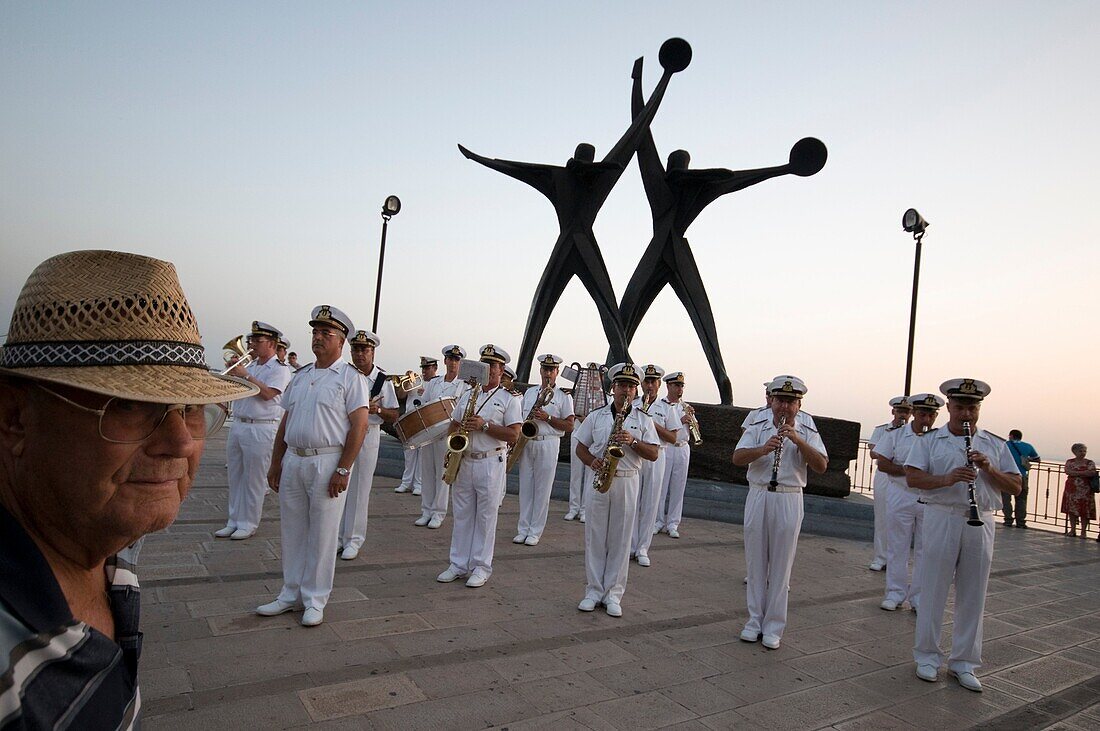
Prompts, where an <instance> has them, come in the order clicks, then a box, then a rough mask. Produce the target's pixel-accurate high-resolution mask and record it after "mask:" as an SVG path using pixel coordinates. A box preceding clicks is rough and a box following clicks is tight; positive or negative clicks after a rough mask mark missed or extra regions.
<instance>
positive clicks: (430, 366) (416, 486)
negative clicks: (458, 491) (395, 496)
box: [393, 355, 439, 495]
mask: <svg viewBox="0 0 1100 731" xmlns="http://www.w3.org/2000/svg"><path fill="white" fill-rule="evenodd" d="M438 368H439V360H438V359H437V358H432V357H429V356H426V355H422V356H420V380H421V384H420V387H419V388H414V389H413V390H412V391H409V392H408V393H407V394H405V413H406V414H408V413H409V412H411V411H416V410H417V409H419V408H420V407H421V406H423V405H424V404H426V403H427V401H425V400H424V394H425V393H427V391H428V383H430V382H431V380H432V379H433V378H435V372H436V370H438ZM403 451H404V453H405V471H404V472H403V473H402V475H401V484H400V485H398V486H397V487H395V488H394V489H393V491H394V492H409V491H412V494H413V495H420V494H422V493H423V490H422V489H421V487H420V467H419V465H420V448H419V447H405V448H404V450H403Z"/></svg>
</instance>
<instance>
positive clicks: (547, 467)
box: [512, 353, 573, 546]
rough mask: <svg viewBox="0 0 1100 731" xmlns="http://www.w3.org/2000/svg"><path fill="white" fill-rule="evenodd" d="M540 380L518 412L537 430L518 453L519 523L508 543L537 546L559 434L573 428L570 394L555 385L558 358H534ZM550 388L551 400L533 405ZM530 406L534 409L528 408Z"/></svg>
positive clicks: (556, 460)
mask: <svg viewBox="0 0 1100 731" xmlns="http://www.w3.org/2000/svg"><path fill="white" fill-rule="evenodd" d="M537 360H538V362H539V376H540V378H541V383H540V384H539V386H538V387H535V386H532V387H530V388H528V389H527V391H526V392H524V394H523V397H522V400H521V404H520V413H521V414H523V415H524V416H526V415H527V414H531V420H532V421H534V422H535V426H536V427H537V428H538V434H537V435H536V436H534V437H531V438H530V439H528V440H527V444H526V446H525V447H524V448H523V453H522V454H520V456H519V524H518V525H517V527H516V537H515V538H513V539H512V543H524V544H526V545H528V546H537V545H538V542H539V539H540V538H541V537H542V531H543V530H544V529H545V528H546V515H547V513H548V512H549V511H550V490H551V489H552V488H553V487H554V476H555V475H556V474H557V471H558V469H557V468H558V452H560V451H561V438H562V436H563V435H564V434H566V433H568V432H572V431H573V398H572V397H571V396H569V395H568V394H565V393H562V390H561V389H560V388H558V387H557V379H558V368H559V367H560V366H561V363H562V360H561V358H559V357H558V356H556V355H553V354H551V353H547V354H545V355H540V356H539V357H538V358H537ZM545 389H550V396H551V400H550V402H549V403H547V404H546V405H545V406H542V407H541V408H538V409H536V408H535V404H536V403H537V402H538V401H539V399H540V398H541V397H542V392H543V391H544V390H545ZM532 410H534V411H533V412H532Z"/></svg>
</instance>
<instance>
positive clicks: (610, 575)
mask: <svg viewBox="0 0 1100 731" xmlns="http://www.w3.org/2000/svg"><path fill="white" fill-rule="evenodd" d="M607 374H608V377H609V378H610V379H611V394H612V401H611V403H609V404H608V405H607V406H604V407H603V408H600V409H596V410H595V411H593V412H592V413H590V414H589V415H588V417H587V418H586V419H585V420H584V423H583V424H581V425H580V427H578V429H577V432H578V433H577V456H579V457H580V458H581V461H582V462H584V464H585V465H586V466H587V467H588V468H589V470H591V472H592V473H593V474H599V473H600V471H601V470H602V469H603V467H604V457H605V454H606V451H607V448H608V447H609V446H610V445H612V444H615V445H618V446H619V447H621V448H622V450H623V457H622V459H620V460H619V463H618V465H617V466H616V469H615V475H614V478H613V480H612V483H611V488H610V489H609V490H608V491H607V492H602V493H601V492H598V491H597V490H595V489H592V487H591V486H589V489H588V490H587V491H586V492H585V503H586V504H585V514H586V515H587V516H588V520H587V521H586V522H585V524H584V570H585V576H586V578H587V580H588V584H587V586H586V587H585V590H584V599H582V600H581V603H580V604H578V605H577V609H579V610H581V611H582V612H591V611H592V610H594V609H595V608H596V607H597V605H599V604H603V605H604V606H605V607H607V613H608V615H610V616H612V617H621V616H623V608H622V600H623V594H624V593H625V592H626V578H627V573H628V571H629V568H630V541H631V538H632V537H633V535H634V528H635V526H636V525H637V522H638V516H637V514H638V490H639V482H640V479H641V477H640V474H639V470H640V468H641V467H642V465H643V464H645V463H649V462H653V461H654V460H656V459H657V453H658V451H659V450H660V448H659V447H658V446H657V439H658V437H657V430H656V429H655V428H654V427H653V419H652V418H650V417H649V416H648V415H646V414H645V413H643V412H642V410H641V409H637V408H634V407H633V406H630V412H629V413H628V414H627V415H626V417H625V418H624V419H623V421H622V424H621V428H620V429H619V430H618V431H616V432H614V433H612V429H613V428H614V426H615V422H616V420H617V419H618V418H619V416H620V414H622V412H623V409H625V408H626V407H627V406H628V405H630V404H632V402H633V401H634V397H635V396H636V395H637V393H638V383H639V381H640V372H639V369H638V368H637V367H635V365H634V364H633V363H619V364H617V365H614V366H612V367H611V369H610V370H609V371H608V372H607Z"/></svg>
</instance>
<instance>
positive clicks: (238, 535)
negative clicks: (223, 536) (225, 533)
mask: <svg viewBox="0 0 1100 731" xmlns="http://www.w3.org/2000/svg"><path fill="white" fill-rule="evenodd" d="M254 535H256V531H254V530H245V529H244V528H238V529H237V530H235V531H233V534H232V535H231V536H229V540H231V541H243V540H247V539H249V538H251V537H252V536H254Z"/></svg>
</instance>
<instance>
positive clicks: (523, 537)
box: [512, 533, 527, 543]
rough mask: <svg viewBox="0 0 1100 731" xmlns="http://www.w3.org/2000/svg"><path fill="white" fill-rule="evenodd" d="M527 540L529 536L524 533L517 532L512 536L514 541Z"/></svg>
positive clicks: (522, 541)
mask: <svg viewBox="0 0 1100 731" xmlns="http://www.w3.org/2000/svg"><path fill="white" fill-rule="evenodd" d="M526 540H527V536H525V535H523V534H522V533H517V534H516V535H515V536H514V537H513V538H512V543H524V542H526Z"/></svg>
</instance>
